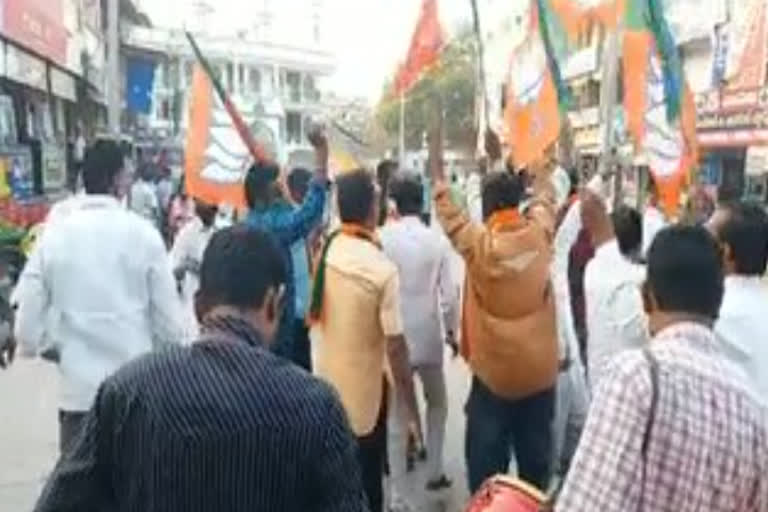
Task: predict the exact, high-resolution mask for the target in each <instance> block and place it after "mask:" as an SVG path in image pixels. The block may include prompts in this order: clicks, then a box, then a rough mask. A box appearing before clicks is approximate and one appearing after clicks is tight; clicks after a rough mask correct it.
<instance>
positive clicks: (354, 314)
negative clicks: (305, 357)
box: [312, 233, 403, 437]
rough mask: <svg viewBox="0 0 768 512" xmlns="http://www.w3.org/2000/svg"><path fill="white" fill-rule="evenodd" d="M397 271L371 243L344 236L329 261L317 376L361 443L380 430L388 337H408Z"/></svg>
mask: <svg viewBox="0 0 768 512" xmlns="http://www.w3.org/2000/svg"><path fill="white" fill-rule="evenodd" d="M399 296H400V293H399V282H398V276H397V268H396V267H395V265H394V263H392V262H391V261H390V260H388V259H387V257H386V256H385V255H384V253H383V252H382V251H381V250H380V249H379V248H378V247H376V246H375V245H374V244H372V243H371V242H369V241H367V240H363V239H360V238H356V237H353V236H349V235H346V234H343V233H342V234H339V235H338V236H337V237H336V239H335V240H334V241H333V242H332V243H331V247H330V249H329V251H328V255H327V259H326V274H325V290H324V296H323V319H322V322H320V323H318V324H317V325H315V326H314V327H313V332H312V344H313V346H312V349H313V359H314V361H313V368H314V371H315V374H316V375H317V376H318V377H320V378H322V379H325V380H326V381H328V382H329V383H331V384H332V385H333V386H334V387H335V388H336V390H337V392H338V393H339V395H340V397H341V402H342V404H343V405H344V408H345V409H346V411H347V416H348V417H349V421H350V423H351V425H352V429H353V430H354V432H355V434H356V435H357V436H359V437H363V436H365V435H367V434H370V433H371V432H372V431H373V428H374V427H375V425H376V419H377V417H378V414H379V410H380V408H381V399H382V396H383V389H382V388H383V381H384V379H383V376H384V368H385V362H386V353H387V352H386V340H387V337H390V336H397V335H400V334H402V332H403V326H402V319H401V317H400V304H399Z"/></svg>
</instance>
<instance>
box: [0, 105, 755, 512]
mask: <svg viewBox="0 0 768 512" xmlns="http://www.w3.org/2000/svg"><path fill="white" fill-rule="evenodd" d="M437 117H438V118H439V117H440V116H437ZM310 141H311V143H312V144H313V146H314V148H315V152H316V162H315V167H316V168H315V170H314V172H311V171H308V170H305V169H296V170H294V171H293V172H292V173H291V175H290V177H289V178H288V179H287V180H285V185H282V184H281V179H280V168H279V167H278V166H277V165H275V164H273V163H267V162H257V163H255V164H254V165H253V166H252V167H251V169H250V170H249V172H248V174H247V177H246V179H245V183H244V188H245V197H246V200H247V204H248V213H247V215H245V216H244V218H243V220H242V222H239V223H237V224H236V225H234V226H231V227H224V228H219V227H218V226H217V225H216V222H215V220H216V216H217V207H216V205H210V204H205V203H204V202H201V201H197V202H196V203H195V206H194V209H193V211H194V216H191V218H190V219H187V220H186V221H185V222H181V223H179V224H178V225H177V226H174V228H177V229H171V231H172V232H173V233H174V236H173V237H172V240H173V241H172V244H171V249H170V251H168V250H167V246H166V241H165V240H164V237H163V236H162V234H161V233H162V230H163V226H162V223H158V222H157V219H158V218H159V217H158V212H159V211H162V210H163V209H166V210H167V211H168V212H169V213H170V212H171V211H172V210H173V207H172V205H171V202H170V194H166V195H167V199H168V201H167V203H166V202H161V201H159V200H157V190H158V187H157V186H153V185H152V183H151V182H152V177H151V176H149V175H142V176H141V177H140V179H139V180H138V181H137V182H136V183H135V184H133V185H132V186H131V184H130V183H129V180H128V179H126V176H125V173H124V169H123V168H124V166H123V159H122V155H121V152H120V149H119V147H118V146H117V145H115V144H113V143H110V142H105V141H102V142H99V143H97V144H96V145H95V146H93V147H91V148H90V149H89V150H88V151H87V154H86V155H85V157H84V162H83V170H82V178H83V184H84V187H85V194H84V195H82V196H76V197H73V198H71V199H68V200H67V201H65V202H64V203H62V204H61V205H59V206H57V207H56V208H54V210H53V211H52V213H51V215H50V216H49V219H48V220H47V222H46V227H45V229H44V231H43V233H42V234H41V236H40V238H39V239H38V241H37V244H36V247H35V248H34V250H33V252H32V255H31V257H30V259H29V262H28V264H27V266H26V267H25V269H24V271H23V273H22V276H21V278H20V281H19V284H18V286H17V289H16V292H15V294H14V302H15V305H16V306H17V311H16V319H15V320H16V322H15V341H16V342H17V343H18V346H19V348H20V352H21V353H22V354H23V355H26V356H30V357H35V356H39V355H40V354H42V353H44V352H45V353H50V352H53V353H54V354H55V356H53V357H52V359H53V360H55V361H56V362H57V364H58V366H59V370H60V373H61V376H62V381H61V390H60V401H59V408H60V414H59V427H60V428H59V433H60V436H59V438H60V450H61V456H60V460H59V462H58V464H57V465H56V467H55V469H54V471H53V473H52V474H51V476H50V478H49V480H48V483H47V485H46V486H45V488H44V490H43V492H42V494H41V496H40V498H39V500H38V502H37V506H36V509H35V510H36V511H38V512H63V511H82V510H102V509H104V510H107V509H109V510H163V511H177V510H178V511H184V512H194V511H209V510H223V511H236V510H243V511H245V510H270V511H279V510H285V511H294V510H318V511H320V510H328V511H331V510H333V511H368V510H370V511H373V512H379V511H382V510H384V509H385V502H387V501H388V503H389V505H388V506H389V509H390V510H408V509H409V507H412V504H409V503H408V501H407V498H406V494H407V493H406V491H405V490H404V488H403V487H402V486H403V482H404V481H405V480H406V479H407V477H406V476H405V475H406V474H407V472H408V470H409V458H410V457H411V456H413V452H414V451H415V452H420V453H418V455H421V456H422V457H423V458H425V459H426V463H427V464H426V468H427V473H428V482H427V484H426V489H425V491H424V492H430V493H431V492H440V491H442V490H444V489H447V488H450V487H451V486H452V485H453V481H452V479H451V475H449V474H447V472H446V468H445V466H444V464H443V453H444V450H445V449H446V447H445V446H444V445H445V437H446V435H445V434H446V421H447V416H448V397H447V391H446V375H445V369H444V361H445V360H446V353H445V352H446V348H447V349H448V350H449V351H450V353H451V354H450V355H453V356H454V357H457V356H458V355H459V354H461V356H462V357H463V359H464V360H465V361H466V362H467V364H468V366H469V368H470V370H471V373H472V381H471V389H470V392H469V397H468V399H467V402H466V407H465V413H466V428H465V445H464V454H465V462H466V471H467V480H468V482H467V483H468V487H469V489H470V491H471V492H472V493H475V492H477V491H479V490H480V489H481V487H482V486H483V484H484V482H486V481H488V479H490V478H492V477H494V476H495V475H497V474H505V473H507V472H508V471H509V466H510V462H511V459H512V457H513V456H514V459H515V461H516V467H517V474H518V476H519V478H520V479H522V480H523V481H525V482H528V483H529V484H532V485H533V486H535V487H536V488H538V489H539V490H541V491H542V492H549V491H552V495H553V496H555V497H554V498H553V501H554V505H553V506H554V509H555V510H559V511H564V512H569V511H585V510H599V511H616V512H618V511H642V510H658V511H662V510H669V511H672V510H675V511H691V512H693V511H700V510H707V511H712V512H721V511H722V512H737V511H738V512H748V511H755V512H758V511H766V510H768V398H767V397H768V380H767V379H766V376H767V375H768V348H766V345H765V338H763V337H762V336H761V333H763V332H766V331H767V330H768V322H766V319H767V318H768V285H767V284H766V283H765V282H764V281H763V275H764V274H765V271H766V267H767V266H768V214H766V212H765V210H764V209H763V208H761V207H759V206H755V205H751V204H746V203H741V202H734V203H729V204H723V205H721V206H719V207H718V208H717V209H716V211H715V212H714V214H713V215H712V216H711V217H709V218H702V219H697V221H698V222H693V223H691V224H682V223H681V224H670V225H669V226H666V227H661V226H659V223H658V222H656V223H655V224H654V225H653V227H649V226H650V225H651V224H652V223H653V221H654V219H649V217H648V216H647V215H643V214H641V213H640V212H638V211H636V210H634V209H631V208H629V207H625V206H620V207H617V208H615V209H613V210H612V211H611V209H610V208H609V206H608V202H607V201H606V194H605V193H604V189H605V183H604V181H605V180H604V177H601V176H599V175H597V176H594V177H591V179H590V181H589V183H588V184H586V185H585V186H580V183H579V181H580V180H579V178H580V177H578V176H577V175H576V173H571V174H570V176H569V178H570V189H565V190H562V187H559V188H558V186H556V185H557V181H558V178H557V177H556V175H557V174H558V173H559V175H560V176H559V178H562V176H563V170H562V169H559V170H557V167H558V166H557V162H556V161H555V159H554V156H553V155H554V152H550V153H547V155H545V156H544V157H543V158H542V159H541V161H540V162H537V163H536V164H535V165H532V166H530V167H529V168H527V169H526V170H525V172H519V170H515V169H508V168H507V167H508V165H505V162H504V159H503V155H502V147H501V144H500V143H499V141H498V138H497V137H496V136H495V135H494V134H493V133H492V132H489V133H488V134H487V135H486V151H487V153H488V161H487V163H486V164H484V166H482V167H483V168H482V169H481V170H480V171H475V172H473V174H472V176H470V177H469V179H468V180H467V185H466V189H465V190H457V187H456V185H455V183H451V182H450V180H448V179H446V176H445V174H444V170H443V164H442V151H443V140H442V121H440V120H437V121H436V122H435V126H434V128H433V130H432V133H431V134H430V139H429V152H430V158H429V169H428V172H429V178H430V179H429V180H428V182H429V183H431V188H432V191H431V194H430V195H431V197H430V198H427V199H425V192H424V190H425V183H424V181H426V180H420V179H418V178H417V177H415V176H412V175H410V174H408V173H407V172H406V171H405V170H403V169H397V166H396V164H394V163H392V162H387V163H386V165H385V166H383V167H380V169H379V173H378V178H380V179H381V178H385V179H383V180H377V176H376V175H375V174H373V173H370V172H368V171H366V170H358V171H352V172H348V173H344V174H341V175H339V176H336V178H335V180H334V182H333V183H331V180H330V175H329V171H328V144H327V140H326V139H325V137H324V135H322V133H320V132H315V133H313V134H312V135H311V136H310ZM380 181H384V186H380V183H379V182H380ZM560 181H561V182H562V180H560ZM129 189H130V195H131V210H133V211H130V210H128V209H126V208H124V207H123V206H122V203H121V198H123V197H124V196H125V195H126V194H127V193H128V191H129ZM161 189H162V187H161ZM166 192H167V191H166ZM163 197H165V196H163ZM179 197H180V199H181V200H186V199H187V198H186V197H183V196H179ZM153 198H154V199H153ZM329 198H331V200H333V201H334V203H335V204H334V208H333V209H332V210H334V211H335V214H336V215H337V216H338V224H339V227H338V229H333V230H331V229H329V227H328V225H329V221H328V210H329V208H328V207H327V206H328V203H329ZM432 206H433V207H434V214H435V217H436V219H435V221H436V223H437V224H439V228H436V227H435V226H428V225H427V223H428V220H429V219H425V218H424V217H425V216H424V212H425V210H427V211H429V210H432ZM644 213H647V212H644ZM652 214H653V215H657V214H658V215H660V216H661V217H662V221H664V219H663V214H661V213H660V212H659V211H658V210H656V211H653V212H652ZM170 217H173V215H170ZM643 217H646V218H645V219H644V218H643ZM644 220H645V221H644ZM656 220H658V218H657V219H656ZM148 221H149V222H148ZM425 221H427V222H425ZM664 222H665V221H664ZM169 224H172V223H171V222H170V221H169ZM456 255H458V257H460V258H461V259H462V260H463V261H464V264H465V267H466V273H465V276H464V280H463V283H462V282H461V281H459V279H460V278H459V276H456V275H454V273H453V271H452V264H451V258H453V257H456ZM462 285H463V286H462ZM766 334H768V333H766ZM13 348H15V347H10V346H9V347H6V348H5V349H3V354H2V356H3V357H4V358H6V357H8V355H10V354H12V353H13V352H12V350H13ZM414 378H417V379H418V380H419V381H420V382H421V388H422V389H423V392H424V400H425V407H424V408H425V410H426V418H425V420H426V421H422V417H421V414H420V407H419V404H418V397H417V395H416V392H415V386H414ZM424 427H426V428H424ZM407 440H412V441H413V442H412V443H408V444H411V445H413V446H411V447H409V446H407V445H406V441H407ZM414 447H416V448H414ZM451 448H455V447H451ZM387 476H388V480H387ZM385 481H389V482H390V483H391V488H390V489H388V491H389V492H385V489H384V483H385ZM385 495H389V500H386V499H385ZM414 510H415V509H414Z"/></svg>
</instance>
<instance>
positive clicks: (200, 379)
mask: <svg viewBox="0 0 768 512" xmlns="http://www.w3.org/2000/svg"><path fill="white" fill-rule="evenodd" d="M205 327H206V329H205V332H206V334H205V335H204V336H203V339H202V340H201V341H200V342H198V343H197V344H195V345H194V346H192V347H185V348H176V349H172V350H168V351H165V352H163V353H158V354H153V355H150V356H147V357H144V358H141V359H139V360H136V361H135V362H133V363H130V364H129V365H127V366H126V367H124V368H123V369H121V370H120V371H119V372H118V373H117V374H116V375H115V376H113V377H111V378H109V379H108V380H107V381H105V382H104V384H103V385H102V386H101V389H100V390H99V394H98V397H97V399H96V403H95V405H94V407H93V409H92V410H91V411H90V413H89V414H88V416H87V419H86V420H85V426H84V430H83V432H82V433H81V435H80V437H79V439H78V440H77V442H76V443H75V445H74V446H73V449H72V450H71V451H70V452H69V453H68V454H66V455H65V456H64V457H63V458H62V459H61V460H60V461H59V463H58V465H57V467H56V469H55V470H54V472H53V474H52V476H51V478H50V480H49V481H48V484H47V485H46V487H45V489H44V490H43V494H42V496H41V497H40V500H39V501H38V503H37V506H36V508H35V510H36V511H37V512H54V511H55V512H65V511H71V512H75V511H85V510H111V511H125V512H128V511H142V512H161V511H162V512H210V511H212V510H217V511H221V512H236V511H242V512H252V511H256V510H263V511H275V512H276V511H286V512H288V511H298V510H310V511H331V510H332V511H342V512H344V511H350V512H357V511H366V510H368V507H367V504H366V498H365V494H364V491H363V487H362V481H361V477H360V472H359V468H358V463H357V459H356V444H355V439H354V437H353V435H352V432H351V431H350V428H349V426H348V423H347V420H346V417H345V415H344V410H343V409H342V407H341V404H340V402H339V400H338V398H337V397H336V396H335V394H334V393H333V392H332V391H331V388H330V387H329V386H328V385H326V384H323V383H322V382H320V381H319V380H317V379H315V378H313V377H312V376H310V375H309V374H307V373H305V372H303V371H302V370H299V369H298V368H296V367H294V366H293V365H291V364H290V363H289V362H287V361H284V360H282V359H280V358H278V357H276V356H274V355H272V354H271V353H270V352H268V351H267V350H265V349H264V348H263V346H262V343H261V342H260V340H259V336H258V334H256V332H255V331H254V330H253V329H252V328H251V327H250V326H249V325H247V324H246V323H245V322H243V321H241V320H237V319H219V320H217V321H215V322H213V323H211V324H208V325H206V326H205Z"/></svg>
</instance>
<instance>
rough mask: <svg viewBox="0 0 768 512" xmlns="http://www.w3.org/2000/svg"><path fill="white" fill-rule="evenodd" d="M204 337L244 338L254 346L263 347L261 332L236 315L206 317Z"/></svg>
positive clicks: (243, 339)
mask: <svg viewBox="0 0 768 512" xmlns="http://www.w3.org/2000/svg"><path fill="white" fill-rule="evenodd" d="M202 333H203V338H205V339H216V338H220V337H223V338H227V339H231V338H234V339H237V340H242V341H244V342H245V343H247V344H248V345H250V346H252V347H263V346H264V341H263V339H262V337H261V334H260V333H259V332H258V331H257V330H256V329H255V328H254V327H253V326H252V325H251V324H250V323H248V322H247V321H246V320H243V319H242V318H238V317H236V316H228V315H223V316H214V317H210V318H206V319H205V320H204V321H203V325H202Z"/></svg>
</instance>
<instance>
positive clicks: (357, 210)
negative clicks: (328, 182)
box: [336, 169, 376, 224]
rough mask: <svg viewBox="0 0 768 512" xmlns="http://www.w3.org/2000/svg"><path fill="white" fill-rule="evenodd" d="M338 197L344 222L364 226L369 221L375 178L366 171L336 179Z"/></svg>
mask: <svg viewBox="0 0 768 512" xmlns="http://www.w3.org/2000/svg"><path fill="white" fill-rule="evenodd" d="M336 195H337V200H338V206H339V217H340V218H341V221H342V222H352V223H358V224H364V223H365V222H367V221H368V219H369V218H370V215H371V208H372V206H373V201H374V198H375V196H376V187H375V186H374V183H373V177H372V176H371V175H370V174H369V173H368V172H367V171H366V170H365V169H358V170H356V171H351V172H348V173H345V174H342V175H341V176H339V177H338V178H336Z"/></svg>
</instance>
